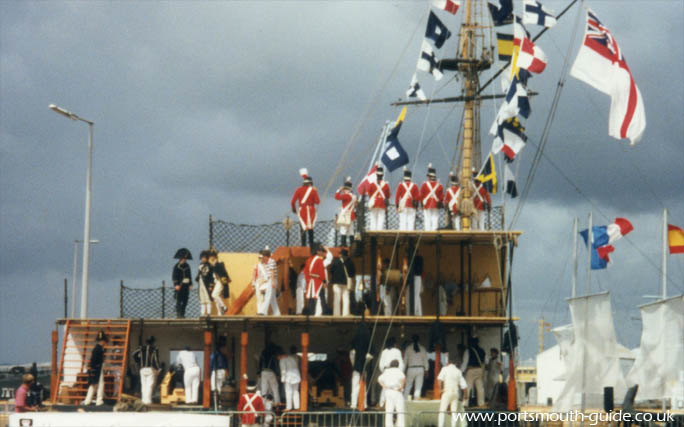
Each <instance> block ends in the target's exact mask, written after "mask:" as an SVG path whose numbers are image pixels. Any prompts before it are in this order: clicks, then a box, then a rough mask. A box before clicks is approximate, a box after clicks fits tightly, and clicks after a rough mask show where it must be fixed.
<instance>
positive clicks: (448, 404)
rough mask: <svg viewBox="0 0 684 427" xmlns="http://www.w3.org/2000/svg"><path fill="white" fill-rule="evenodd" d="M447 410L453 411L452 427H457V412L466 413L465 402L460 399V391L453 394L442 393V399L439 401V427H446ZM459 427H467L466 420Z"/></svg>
mask: <svg viewBox="0 0 684 427" xmlns="http://www.w3.org/2000/svg"><path fill="white" fill-rule="evenodd" d="M447 408H448V409H449V411H451V427H456V414H455V413H456V412H464V409H463V402H462V401H461V400H459V399H458V391H456V392H452V393H442V399H441V400H440V401H439V423H438V425H439V427H444V418H445V415H446V410H447ZM459 424H460V426H459V427H466V426H467V423H466V420H465V419H463V420H461V422H460V423H459Z"/></svg>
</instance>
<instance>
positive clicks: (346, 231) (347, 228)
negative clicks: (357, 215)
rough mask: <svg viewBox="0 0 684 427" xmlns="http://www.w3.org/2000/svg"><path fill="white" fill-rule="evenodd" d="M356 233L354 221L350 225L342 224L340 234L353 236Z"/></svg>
mask: <svg viewBox="0 0 684 427" xmlns="http://www.w3.org/2000/svg"><path fill="white" fill-rule="evenodd" d="M353 235H354V222H353V221H352V223H351V224H349V225H340V236H353Z"/></svg>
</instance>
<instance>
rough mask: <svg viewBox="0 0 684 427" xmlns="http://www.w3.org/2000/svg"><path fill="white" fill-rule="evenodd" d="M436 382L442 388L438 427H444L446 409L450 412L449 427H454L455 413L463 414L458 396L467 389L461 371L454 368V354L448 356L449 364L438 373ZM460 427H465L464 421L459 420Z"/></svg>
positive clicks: (461, 402) (460, 399)
mask: <svg viewBox="0 0 684 427" xmlns="http://www.w3.org/2000/svg"><path fill="white" fill-rule="evenodd" d="M437 380H438V381H439V382H440V385H441V387H442V398H441V400H440V402H439V424H438V425H439V427H444V416H445V414H446V410H447V408H449V410H450V411H451V427H456V415H455V412H464V409H463V399H462V398H461V397H460V394H461V393H463V396H465V391H466V390H467V388H468V384H467V383H466V380H465V378H463V374H462V373H461V370H460V369H458V368H457V367H456V354H454V355H453V356H451V355H450V356H449V364H448V365H446V366H445V367H443V368H442V369H441V370H440V371H439V375H438V376H437ZM461 424H462V426H460V427H465V424H466V423H465V419H463V420H461Z"/></svg>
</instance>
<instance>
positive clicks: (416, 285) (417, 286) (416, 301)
mask: <svg viewBox="0 0 684 427" xmlns="http://www.w3.org/2000/svg"><path fill="white" fill-rule="evenodd" d="M422 291H423V278H422V277H421V276H413V315H414V316H422V315H423V302H422V301H421V300H420V294H421V292H422Z"/></svg>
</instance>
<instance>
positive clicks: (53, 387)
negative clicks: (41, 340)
mask: <svg viewBox="0 0 684 427" xmlns="http://www.w3.org/2000/svg"><path fill="white" fill-rule="evenodd" d="M64 341H66V337H64ZM58 342H59V333H58V332H57V330H56V329H54V330H53V331H52V363H51V364H50V400H51V401H52V403H56V398H57V382H58V381H57V378H58V372H57V343H58ZM36 380H38V379H37V378H36Z"/></svg>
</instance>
